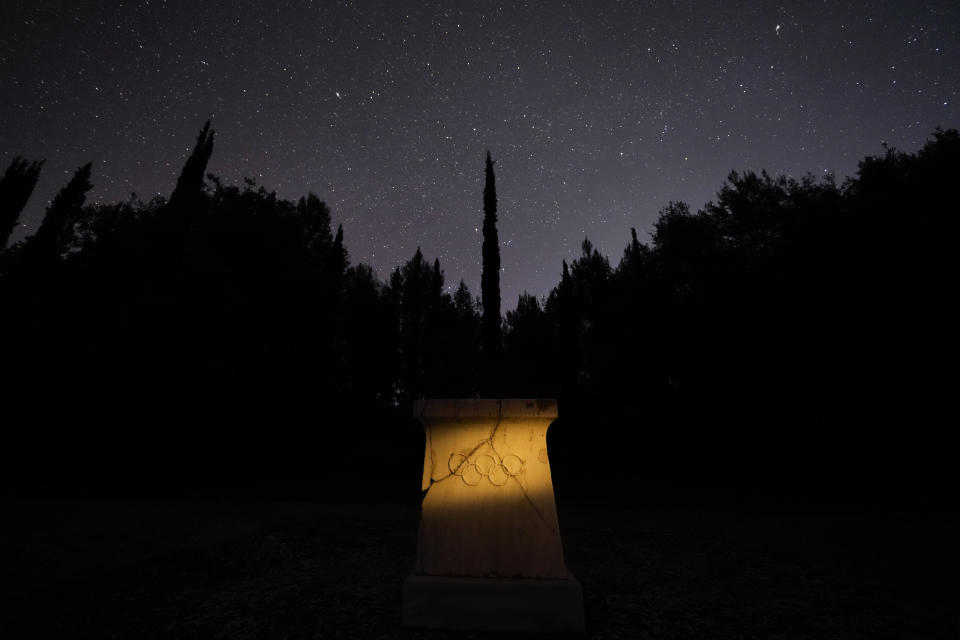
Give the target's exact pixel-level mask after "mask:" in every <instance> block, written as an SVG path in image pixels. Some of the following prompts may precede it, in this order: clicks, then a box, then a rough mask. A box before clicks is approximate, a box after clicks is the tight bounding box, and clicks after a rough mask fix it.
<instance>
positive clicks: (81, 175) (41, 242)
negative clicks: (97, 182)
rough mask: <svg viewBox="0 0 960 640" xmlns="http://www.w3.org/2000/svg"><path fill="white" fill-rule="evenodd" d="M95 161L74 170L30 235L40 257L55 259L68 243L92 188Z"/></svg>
mask: <svg viewBox="0 0 960 640" xmlns="http://www.w3.org/2000/svg"><path fill="white" fill-rule="evenodd" d="M92 166H93V165H92V163H90V162H88V163H87V164H85V165H83V166H82V167H80V168H79V169H77V171H76V173H74V174H73V178H71V179H70V182H68V183H67V186H65V187H64V188H63V189H61V190H60V192H59V193H57V195H56V197H55V198H54V199H53V202H52V203H50V207H49V208H48V209H47V213H46V215H45V216H44V217H43V222H41V223H40V228H39V229H37V232H36V233H35V234H33V236H32V237H31V238H30V240H29V242H28V245H29V249H30V250H31V251H32V252H33V255H35V256H36V257H37V258H39V259H40V260H52V259H54V258H57V257H59V255H60V252H61V251H62V250H63V248H64V247H65V246H66V245H67V244H68V243H69V241H70V239H71V235H72V232H73V224H74V223H75V222H76V220H77V217H78V216H79V215H80V210H81V209H82V208H83V205H84V203H86V201H87V192H88V191H90V189H92V188H93V185H92V184H90V172H91V169H92Z"/></svg>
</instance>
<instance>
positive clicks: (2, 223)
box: [0, 156, 45, 251]
mask: <svg viewBox="0 0 960 640" xmlns="http://www.w3.org/2000/svg"><path fill="white" fill-rule="evenodd" d="M44 162H45V161H44V160H34V161H33V162H28V161H27V160H26V159H24V158H21V157H20V156H17V157H16V158H14V159H13V162H11V163H10V166H9V167H7V170H6V172H5V173H4V174H3V178H0V251H2V250H3V248H4V247H6V246H7V241H8V240H9V239H10V234H11V233H13V230H14V228H16V226H17V220H19V219H20V212H21V211H23V207H24V206H26V204H27V200H29V199H30V194H32V193H33V188H34V187H35V186H37V178H39V177H40V169H42V168H43V164H44Z"/></svg>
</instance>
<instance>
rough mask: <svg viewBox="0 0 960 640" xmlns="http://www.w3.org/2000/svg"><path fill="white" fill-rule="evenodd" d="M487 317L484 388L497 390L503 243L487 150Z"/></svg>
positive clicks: (483, 289)
mask: <svg viewBox="0 0 960 640" xmlns="http://www.w3.org/2000/svg"><path fill="white" fill-rule="evenodd" d="M480 296H481V301H482V303H483V317H482V318H481V321H480V342H481V348H482V349H483V360H484V367H483V377H482V382H481V387H482V388H481V391H482V392H483V393H485V394H491V393H495V392H496V389H497V382H496V381H497V373H498V365H499V361H500V353H501V351H502V348H503V347H502V343H501V338H500V243H499V240H498V239H497V186H496V177H495V176H494V174H493V160H492V159H491V158H490V152H489V151H487V165H486V182H485V184H484V187H483V271H482V272H481V275H480Z"/></svg>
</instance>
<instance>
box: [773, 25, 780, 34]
mask: <svg viewBox="0 0 960 640" xmlns="http://www.w3.org/2000/svg"><path fill="white" fill-rule="evenodd" d="M773 31H774V33H776V34H777V35H780V25H777V26H776V28H775V29H774V30H773Z"/></svg>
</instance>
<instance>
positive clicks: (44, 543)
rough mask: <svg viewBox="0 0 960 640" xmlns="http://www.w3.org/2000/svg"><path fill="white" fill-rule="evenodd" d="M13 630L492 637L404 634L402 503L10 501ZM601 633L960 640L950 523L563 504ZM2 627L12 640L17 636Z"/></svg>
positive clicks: (570, 551)
mask: <svg viewBox="0 0 960 640" xmlns="http://www.w3.org/2000/svg"><path fill="white" fill-rule="evenodd" d="M3 511H4V517H3V522H2V526H0V542H2V547H0V548H2V555H0V561H2V566H0V628H2V629H4V630H5V632H4V634H3V635H4V636H5V637H8V638H27V637H41V636H42V637H61V638H81V637H97V638H134V637H136V638H141V637H143V638H231V639H233V638H238V639H241V638H430V639H437V640H440V639H445V638H456V639H457V640H464V639H465V638H485V637H490V638H494V637H496V638H498V639H503V638H505V637H510V636H509V634H488V635H485V634H480V633H470V632H459V631H455V632H447V631H426V630H418V629H407V628H403V627H401V626H400V606H401V598H400V593H401V584H402V582H403V579H404V576H405V575H406V574H407V573H408V572H409V571H410V569H411V567H412V566H413V558H414V553H415V549H416V533H417V509H416V505H413V504H379V503H360V502H350V503H322V502H248V503H241V502H216V501H206V502H90V501H87V502H76V501H75V502H62V501H61V502H56V501H45V502H21V503H12V504H11V503H8V504H7V505H5V507H4V510H3ZM559 514H560V526H561V532H562V534H563V542H564V547H565V553H566V559H567V564H568V566H569V567H570V569H571V570H572V571H573V572H574V573H575V574H576V576H577V578H578V579H579V580H580V582H581V583H582V585H583V590H584V596H585V608H586V620H587V635H588V637H593V638H871V639H872V638H911V639H914V638H917V639H920V638H931V639H932V638H944V639H957V638H960V607H958V603H960V597H958V596H960V588H958V586H957V582H956V576H957V575H958V569H960V553H958V551H957V549H956V543H957V541H958V540H960V521H958V519H957V518H956V517H955V516H945V515H931V514H924V515H919V514H910V515H902V514H901V515H891V514H876V513H873V514H871V515H864V514H860V515H823V514H811V513H807V514H803V515H798V514H791V515H784V514H770V513H766V514H758V513H744V512H730V511H718V510H712V511H705V510H699V511H691V510H680V509H672V510H671V509H657V510H652V509H642V508H624V507H615V506H596V505H592V506H591V505H584V504H561V505H560V509H559ZM11 630H12V631H13V633H10V632H11Z"/></svg>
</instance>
